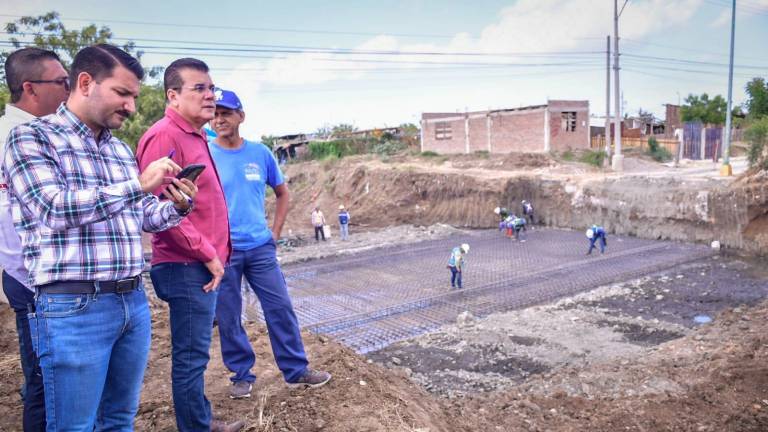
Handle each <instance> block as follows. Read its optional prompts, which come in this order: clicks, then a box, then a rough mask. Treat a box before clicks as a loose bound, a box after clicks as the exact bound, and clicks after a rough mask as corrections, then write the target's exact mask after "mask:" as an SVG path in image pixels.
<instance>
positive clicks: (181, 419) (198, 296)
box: [136, 58, 244, 432]
mask: <svg viewBox="0 0 768 432" xmlns="http://www.w3.org/2000/svg"><path fill="white" fill-rule="evenodd" d="M164 85H165V96H166V102H167V108H166V110H165V117H163V118H162V119H160V120H159V121H158V122H157V123H155V124H154V125H153V126H152V127H151V128H150V129H149V130H148V131H147V132H146V133H145V134H144V136H142V137H141V140H140V141H139V146H138V149H137V151H136V156H137V159H138V161H139V167H140V168H141V169H143V168H144V167H145V166H146V165H148V164H149V163H150V162H151V161H153V160H156V159H158V157H165V156H171V157H172V159H173V160H174V161H175V162H176V163H177V164H179V165H180V166H182V167H185V166H187V165H190V164H203V165H205V170H204V171H203V172H202V174H201V175H200V177H198V179H197V182H196V183H197V187H198V193H197V197H196V198H195V209H194V210H193V211H192V212H191V213H190V214H189V216H187V218H186V219H185V220H184V221H183V222H182V223H181V224H179V226H178V227H176V228H173V229H171V230H167V231H164V232H163V233H161V234H158V235H154V236H153V238H152V270H151V271H150V276H151V277H152V284H153V285H154V288H155V292H156V293H157V296H158V297H159V298H160V299H161V300H163V301H166V302H167V303H168V306H169V308H170V312H171V342H172V345H173V352H172V369H171V379H172V383H173V403H174V407H175V410H176V425H177V427H178V428H179V431H181V432H187V431H207V430H211V431H238V430H240V429H241V428H242V427H243V426H244V424H243V422H240V421H238V422H235V423H233V424H230V425H227V424H224V423H223V422H221V421H218V420H213V418H212V417H213V416H212V414H211V404H210V402H209V401H208V399H207V398H206V397H205V386H204V374H205V369H206V367H207V366H208V360H209V354H208V352H209V348H210V345H211V333H212V327H213V318H214V315H215V311H216V296H217V291H216V288H217V287H218V285H219V282H221V278H222V276H223V275H224V264H225V263H226V262H227V261H228V260H229V255H230V251H231V244H230V240H229V238H230V237H229V219H228V218H227V205H226V202H225V201H224V192H223V191H222V189H221V183H220V181H219V175H218V173H217V172H216V168H215V166H214V164H213V159H211V154H210V153H209V151H208V142H207V141H206V136H205V133H204V132H202V127H203V125H204V124H205V123H207V122H208V121H209V120H211V119H212V118H213V116H214V113H215V110H216V102H215V100H214V86H213V83H212V81H211V77H210V76H209V75H208V66H207V65H206V64H205V63H204V62H202V61H200V60H197V59H192V58H183V59H179V60H176V61H174V62H173V63H171V64H170V66H168V68H167V69H166V70H165V76H164ZM158 155H162V156H158ZM157 192H158V193H159V191H157Z"/></svg>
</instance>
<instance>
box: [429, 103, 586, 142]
mask: <svg viewBox="0 0 768 432" xmlns="http://www.w3.org/2000/svg"><path fill="white" fill-rule="evenodd" d="M421 134H422V135H421V151H423V152H424V151H433V152H436V153H473V152H476V151H487V152H489V153H510V152H549V151H563V150H567V149H588V148H589V142H590V137H589V101H570V100H550V101H548V103H547V104H546V105H535V106H528V107H523V108H511V109H501V110H490V111H475V112H467V113H423V114H422V115H421Z"/></svg>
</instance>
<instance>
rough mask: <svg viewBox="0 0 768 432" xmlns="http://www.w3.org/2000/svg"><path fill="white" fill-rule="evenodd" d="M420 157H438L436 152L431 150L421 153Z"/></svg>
mask: <svg viewBox="0 0 768 432" xmlns="http://www.w3.org/2000/svg"><path fill="white" fill-rule="evenodd" d="M421 155H422V156H424V157H436V156H439V155H438V154H437V153H436V152H433V151H432V150H427V151H423V152H421Z"/></svg>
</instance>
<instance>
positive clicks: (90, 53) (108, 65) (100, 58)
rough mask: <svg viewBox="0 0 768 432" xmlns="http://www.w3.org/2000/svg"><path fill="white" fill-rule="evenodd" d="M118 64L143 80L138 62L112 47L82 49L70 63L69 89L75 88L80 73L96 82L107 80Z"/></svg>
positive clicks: (102, 46)
mask: <svg viewBox="0 0 768 432" xmlns="http://www.w3.org/2000/svg"><path fill="white" fill-rule="evenodd" d="M118 64H119V65H120V66H123V67H124V68H126V69H128V70H129V71H131V72H133V74H134V75H136V78H138V79H139V80H142V79H143V78H144V68H143V67H141V63H139V60H138V59H136V58H135V57H133V56H132V55H130V54H128V53H127V52H125V51H123V50H122V49H120V48H118V47H116V46H114V45H110V44H98V45H93V46H89V47H86V48H83V49H81V50H80V51H78V52H77V54H76V55H75V59H74V61H72V69H71V70H70V71H69V84H70V87H72V89H74V88H75V87H76V86H77V76H78V75H80V74H81V73H82V72H87V73H88V74H89V75H90V76H91V77H93V79H94V80H95V81H96V82H99V81H101V80H103V79H105V78H109V77H111V76H112V71H114V70H115V68H116V67H117V65H118Z"/></svg>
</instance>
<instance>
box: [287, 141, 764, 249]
mask: <svg viewBox="0 0 768 432" xmlns="http://www.w3.org/2000/svg"><path fill="white" fill-rule="evenodd" d="M628 160H629V161H630V162H632V161H636V162H638V163H639V162H642V163H641V164H639V165H638V164H635V165H638V166H639V168H638V169H640V170H641V171H639V172H637V173H632V172H629V173H626V175H618V174H615V173H612V172H608V171H605V172H604V171H601V170H598V169H596V168H594V167H591V166H589V165H585V164H580V163H575V162H560V161H556V160H554V159H552V158H550V157H549V156H546V155H535V156H531V155H515V154H512V155H503V156H502V155H490V156H488V155H485V156H480V155H461V156H453V157H451V158H447V157H439V158H420V157H415V158H406V157H404V156H403V157H399V158H391V159H387V160H386V161H382V160H380V159H378V158H375V157H373V156H358V157H350V158H344V159H341V160H335V161H325V162H302V163H297V164H291V165H288V166H287V167H286V174H287V176H288V179H289V180H288V182H289V188H290V190H291V191H292V193H293V205H292V208H291V213H290V215H289V220H288V222H287V224H286V228H287V230H286V233H288V229H290V230H291V233H294V232H295V233H303V234H304V235H305V236H307V235H309V233H310V230H311V226H310V224H309V214H310V213H311V211H312V208H313V207H314V206H315V205H319V206H320V208H321V209H322V210H323V211H324V213H325V215H326V219H327V220H328V222H329V224H330V225H331V226H332V227H333V228H334V229H335V226H336V212H337V208H338V205H339V204H344V205H346V206H347V208H349V209H350V212H351V214H352V222H351V224H352V229H353V230H358V231H359V230H360V229H365V228H369V227H379V228H380V227H387V226H393V225H399V224H416V225H431V224H434V223H444V224H449V225H453V226H457V227H476V228H481V227H482V228H487V227H491V226H494V224H495V222H496V217H495V215H494V214H493V213H492V211H491V210H492V209H493V208H494V207H496V206H506V207H508V208H510V209H511V210H512V211H519V209H520V201H521V200H522V199H527V200H532V201H533V203H534V206H535V207H536V211H537V214H538V216H539V218H540V220H542V221H543V222H544V223H546V224H548V225H551V226H556V227H562V228H574V229H582V228H583V227H585V226H589V225H591V224H593V223H599V224H602V225H603V226H605V227H606V228H607V229H608V230H609V231H610V232H613V233H618V234H629V235H634V236H638V237H644V238H653V239H671V240H681V241H700V242H704V243H709V242H711V241H712V240H719V241H720V242H721V243H722V244H723V245H724V246H727V247H730V248H736V249H742V250H745V251H747V252H750V253H760V254H768V235H767V234H765V232H766V230H765V229H764V228H766V227H768V216H766V215H768V179H767V178H766V177H765V175H762V176H759V175H753V176H750V177H747V178H745V179H742V180H740V181H735V182H733V181H730V180H725V179H722V178H720V177H716V176H713V175H712V174H711V171H712V168H711V163H709V164H708V165H706V166H704V167H703V168H699V167H697V166H696V165H694V166H692V167H688V168H679V169H675V168H671V167H666V166H664V165H661V164H655V166H654V167H653V168H654V169H653V170H649V169H648V167H647V166H646V165H648V164H651V162H647V161H642V160H639V159H638V160H635V159H633V158H628ZM629 165H632V163H629Z"/></svg>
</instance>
